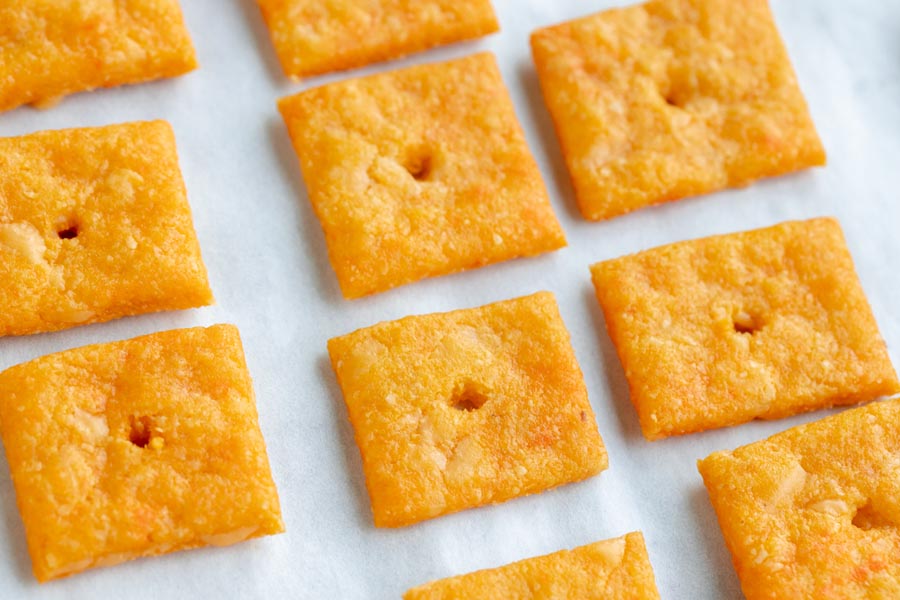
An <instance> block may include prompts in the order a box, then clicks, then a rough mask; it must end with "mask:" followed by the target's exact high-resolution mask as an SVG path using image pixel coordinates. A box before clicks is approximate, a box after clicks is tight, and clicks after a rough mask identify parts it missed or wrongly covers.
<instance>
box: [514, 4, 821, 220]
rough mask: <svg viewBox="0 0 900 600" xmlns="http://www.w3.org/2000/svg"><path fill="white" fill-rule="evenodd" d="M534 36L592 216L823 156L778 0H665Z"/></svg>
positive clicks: (544, 81) (547, 95)
mask: <svg viewBox="0 0 900 600" xmlns="http://www.w3.org/2000/svg"><path fill="white" fill-rule="evenodd" d="M531 47H532V52H533V55H534V62H535V65H536V66H537V72H538V76H539V78H540V82H541V88H542V89H543V92H544V99H545V101H546V103H547V107H548V108H549V110H550V114H551V116H552V117H553V120H554V122H555V124H556V132H557V135H558V137H559V141H560V143H561V145H562V151H563V155H564V156H565V160H566V164H567V166H568V168H569V173H570V174H571V177H572V182H573V184H574V186H575V194H576V197H577V199H578V204H579V206H580V208H581V212H582V213H583V214H584V216H585V218H587V219H591V220H600V219H608V218H610V217H615V216H617V215H621V214H624V213H627V212H630V211H632V210H635V209H638V208H641V207H644V206H648V205H651V204H656V203H660V202H667V201H670V200H677V199H679V198H684V197H686V196H694V195H698V194H705V193H708V192H713V191H716V190H721V189H724V188H727V187H733V186H741V185H746V184H748V183H750V182H752V181H753V180H755V179H759V178H761V177H770V176H774V175H781V174H784V173H790V172H792V171H797V170H800V169H805V168H807V167H812V166H817V165H823V164H825V151H824V149H823V148H822V144H821V142H820V141H819V137H818V135H817V133H816V130H815V127H814V125H813V122H812V119H811V118H810V116H809V112H808V110H807V107H806V102H805V101H804V99H803V95H802V93H801V91H800V88H799V87H798V85H797V80H796V76H795V75H794V71H793V69H792V68H791V64H790V61H789V59H788V55H787V52H786V50H785V48H784V45H783V43H782V41H781V38H780V37H779V35H778V30H777V29H776V27H775V22H774V20H773V19H772V14H771V11H770V10H769V6H768V4H767V2H766V0H742V1H741V2H734V1H733V0H653V1H651V2H648V3H646V4H642V5H638V6H633V7H630V8H625V9H615V10H609V11H606V12H602V13H599V14H595V15H591V16H588V17H584V18H581V19H576V20H574V21H569V22H567V23H562V24H560V25H556V26H553V27H548V28H546V29H540V30H538V31H536V32H535V33H534V34H533V35H532V38H531Z"/></svg>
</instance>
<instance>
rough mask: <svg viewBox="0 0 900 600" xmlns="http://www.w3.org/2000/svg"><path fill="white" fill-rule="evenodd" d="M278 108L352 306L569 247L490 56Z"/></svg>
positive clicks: (347, 85) (324, 92)
mask: <svg viewBox="0 0 900 600" xmlns="http://www.w3.org/2000/svg"><path fill="white" fill-rule="evenodd" d="M279 108H280V109H281V114H282V115H283V116H284V120H285V122H286V123H287V126H288V129H289V131H290V134H291V138H292V140H293V142H294V148H295V149H296V151H297V155H298V156H299V158H300V167H301V169H302V171H303V177H304V178H305V179H306V186H307V189H308V190H309V198H310V200H311V202H312V205H313V208H314V209H315V211H316V214H317V215H318V217H319V220H320V222H321V224H322V228H323V229H324V230H325V239H326V241H327V243H328V252H329V255H330V257H331V264H332V266H333V267H334V270H335V272H336V273H337V278H338V281H339V283H340V285H341V290H342V291H343V293H344V296H346V297H347V298H358V297H360V296H365V295H367V294H372V293H375V292H381V291H384V290H387V289H390V288H392V287H395V286H398V285H403V284H406V283H410V282H413V281H417V280H419V279H422V278H425V277H432V276H436V275H445V274H448V273H453V272H456V271H462V270H465V269H471V268H474V267H480V266H482V265H485V264H489V263H495V262H499V261H502V260H507V259H510V258H515V257H520V256H531V255H535V254H540V253H542V252H548V251H550V250H556V249H558V248H560V247H562V246H565V243H566V241H565V236H564V235H563V232H562V229H561V228H560V226H559V223H558V221H557V220H556V216H555V215H554V214H553V209H552V208H551V207H550V201H549V199H548V197H547V190H546V188H545V187H544V183H543V181H542V180H541V175H540V172H539V171H538V168H537V164H536V163H535V162H534V159H533V158H532V156H531V154H530V153H529V151H528V146H527V145H526V143H525V137H524V135H523V133H522V129H521V127H520V126H519V123H518V121H516V116H515V113H514V112H513V106H512V103H511V101H510V99H509V95H508V94H507V92H506V88H505V87H504V86H503V81H502V79H501V78H500V71H499V70H498V68H497V63H496V61H495V60H494V57H493V56H492V55H491V54H488V53H484V54H476V55H474V56H470V57H467V58H463V59H459V60H454V61H451V62H447V63H438V64H428V65H422V66H417V67H411V68H407V69H402V70H399V71H394V72H391V73H384V74H380V75H374V76H370V77H365V78H362V79H355V80H350V81H342V82H339V83H334V84H331V85H326V86H323V87H320V88H316V89H313V90H310V91H306V92H302V93H300V94H298V95H296V96H292V97H290V98H285V99H283V100H281V102H280V103H279Z"/></svg>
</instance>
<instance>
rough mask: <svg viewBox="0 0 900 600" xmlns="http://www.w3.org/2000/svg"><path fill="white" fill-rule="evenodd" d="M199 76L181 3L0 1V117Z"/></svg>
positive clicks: (163, 0) (148, 0)
mask: <svg viewBox="0 0 900 600" xmlns="http://www.w3.org/2000/svg"><path fill="white" fill-rule="evenodd" d="M195 68H197V59H196V57H195V55H194V47H193V45H192V44H191V39H190V35H189V34H188V31H187V28H186V27H185V24H184V19H183V17H182V14H181V7H180V6H179V4H178V1H177V0H126V1H122V0H82V1H79V2H71V1H69V2H33V1H22V0H0V73H2V74H3V77H0V111H4V110H9V109H12V108H15V107H17V106H20V105H22V104H35V105H44V106H49V105H52V104H54V103H55V102H56V101H58V100H59V99H60V98H62V97H63V96H66V95H68V94H72V93H74V92H82V91H87V90H92V89H94V88H100V87H113V86H117V85H123V84H126V83H139V82H144V81H150V80H153V79H159V78H162V77H175V76H177V75H182V74H184V73H187V72H188V71H192V70H194V69H195Z"/></svg>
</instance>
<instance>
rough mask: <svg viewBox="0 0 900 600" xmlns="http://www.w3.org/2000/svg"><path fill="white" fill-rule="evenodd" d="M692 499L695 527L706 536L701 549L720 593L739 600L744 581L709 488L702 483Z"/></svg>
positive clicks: (701, 534) (692, 495)
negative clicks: (729, 546) (721, 525)
mask: <svg viewBox="0 0 900 600" xmlns="http://www.w3.org/2000/svg"><path fill="white" fill-rule="evenodd" d="M689 501H690V508H691V516H692V517H693V519H694V521H695V527H694V531H697V532H699V535H700V536H701V537H702V543H703V546H702V548H700V550H701V551H702V552H703V557H704V559H705V560H706V564H707V565H709V566H711V567H712V568H711V569H710V575H711V577H712V578H713V580H714V581H715V584H716V597H717V598H723V599H726V598H734V599H735V600H738V599H741V598H743V597H744V595H743V592H741V582H740V580H738V577H737V573H736V572H735V570H734V564H733V563H732V562H731V553H729V552H728V548H727V547H726V546H725V539H724V538H723V537H722V532H721V529H720V528H719V521H718V520H717V518H716V512H715V511H714V510H713V507H712V504H710V502H709V496H708V495H707V493H706V488H704V487H703V486H702V485H701V486H698V487H695V488H694V489H692V490H691V492H690V499H689Z"/></svg>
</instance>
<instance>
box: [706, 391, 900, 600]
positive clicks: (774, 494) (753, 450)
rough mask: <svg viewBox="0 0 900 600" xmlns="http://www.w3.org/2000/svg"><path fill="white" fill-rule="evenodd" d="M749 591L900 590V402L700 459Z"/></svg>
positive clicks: (836, 595)
mask: <svg viewBox="0 0 900 600" xmlns="http://www.w3.org/2000/svg"><path fill="white" fill-rule="evenodd" d="M699 469H700V473H701V474H702V475H703V481H704V482H705V484H706V488H707V490H708V491H709V497H710V500H711V501H712V504H713V507H714V508H715V510H716V514H717V515H718V518H719V524H720V525H721V527H722V533H723V535H724V537H725V543H726V545H727V546H728V549H729V550H730V551H731V556H732V559H733V561H734V566H735V569H736V570H737V573H738V577H739V578H740V580H741V587H742V588H743V591H744V595H745V596H746V597H747V600H762V599H764V598H766V599H768V598H816V599H821V600H869V599H872V598H878V599H885V600H887V599H888V598H897V597H900V401H897V400H893V401H889V402H875V403H872V404H869V405H868V406H865V407H862V408H857V409H853V410H848V411H845V412H843V413H841V414H838V415H835V416H832V417H829V418H826V419H823V420H821V421H818V422H814V423H810V424H808V425H803V426H800V427H794V428H792V429H789V430H788V431H785V432H783V433H780V434H777V435H775V436H772V437H771V438H769V439H768V440H764V441H761V442H756V443H754V444H750V445H748V446H744V447H741V448H738V449H737V450H734V451H732V452H716V453H715V454H712V455H711V456H709V457H708V458H706V459H704V460H701V461H699Z"/></svg>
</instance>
